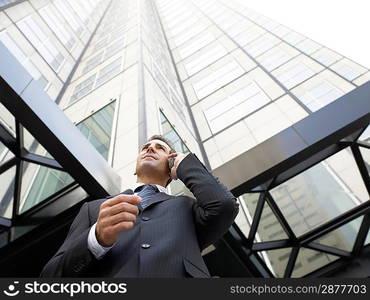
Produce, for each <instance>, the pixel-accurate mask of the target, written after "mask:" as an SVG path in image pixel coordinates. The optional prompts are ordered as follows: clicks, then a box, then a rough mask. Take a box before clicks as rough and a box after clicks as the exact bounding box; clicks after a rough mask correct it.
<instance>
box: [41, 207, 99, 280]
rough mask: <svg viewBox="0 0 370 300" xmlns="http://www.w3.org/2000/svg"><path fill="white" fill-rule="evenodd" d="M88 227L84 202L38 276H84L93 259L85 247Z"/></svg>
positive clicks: (87, 215) (87, 211) (87, 210)
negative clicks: (58, 246)
mask: <svg viewBox="0 0 370 300" xmlns="http://www.w3.org/2000/svg"><path fill="white" fill-rule="evenodd" d="M90 228H91V225H90V218H89V209H88V204H87V203H84V204H83V206H82V207H81V209H80V211H79V213H78V215H77V216H76V218H75V219H74V221H73V223H72V225H71V227H70V229H69V232H68V235H67V238H66V239H65V241H64V243H63V245H62V246H61V247H60V248H59V250H58V251H57V253H56V254H55V255H54V256H53V257H52V258H51V259H50V260H49V262H48V263H47V264H46V265H45V267H44V269H43V270H42V272H41V274H40V277H80V276H86V275H87V274H88V269H89V266H91V264H92V263H93V262H94V260H95V258H94V257H93V254H92V253H91V252H90V250H88V247H87V239H88V234H89V230H90Z"/></svg>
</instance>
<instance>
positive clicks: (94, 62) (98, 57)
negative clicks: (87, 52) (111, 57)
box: [82, 52, 103, 74]
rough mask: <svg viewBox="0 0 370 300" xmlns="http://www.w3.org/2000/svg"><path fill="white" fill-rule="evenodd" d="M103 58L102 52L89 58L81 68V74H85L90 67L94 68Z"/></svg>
mask: <svg viewBox="0 0 370 300" xmlns="http://www.w3.org/2000/svg"><path fill="white" fill-rule="evenodd" d="M102 58H103V52H100V53H99V54H97V55H95V56H94V57H92V58H90V59H89V60H88V61H87V62H86V64H85V67H84V68H83V70H82V74H85V73H87V72H89V71H91V70H92V69H94V68H95V67H96V66H98V65H99V64H100V62H101V60H102Z"/></svg>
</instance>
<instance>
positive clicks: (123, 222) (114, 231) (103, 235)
mask: <svg viewBox="0 0 370 300" xmlns="http://www.w3.org/2000/svg"><path fill="white" fill-rule="evenodd" d="M141 201H142V199H141V198H140V197H139V196H135V195H122V194H121V195H118V196H116V197H114V198H111V199H109V200H106V201H104V202H103V203H102V204H101V205H100V210H99V215H98V220H97V223H96V232H95V234H96V239H97V241H98V242H99V244H100V245H102V246H103V247H110V246H112V245H113V244H114V243H115V242H116V241H117V236H118V234H119V233H120V232H121V231H125V230H128V229H130V228H132V227H134V224H135V221H136V216H137V215H138V214H139V209H138V207H137V204H139V203H140V202H141Z"/></svg>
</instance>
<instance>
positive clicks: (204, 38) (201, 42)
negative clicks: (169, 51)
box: [179, 33, 215, 59]
mask: <svg viewBox="0 0 370 300" xmlns="http://www.w3.org/2000/svg"><path fill="white" fill-rule="evenodd" d="M214 39H215V38H214V36H213V35H211V34H210V33H205V34H202V35H201V36H200V37H198V38H197V39H195V41H194V42H192V43H190V44H189V45H187V46H186V47H182V48H181V49H179V53H180V55H181V57H182V58H183V59H184V58H186V57H188V56H190V55H192V54H193V53H195V52H197V51H198V50H199V49H201V48H203V47H204V46H206V45H208V44H209V43H210V42H212V41H213V40H214Z"/></svg>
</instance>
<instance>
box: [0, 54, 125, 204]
mask: <svg viewBox="0 0 370 300" xmlns="http://www.w3.org/2000/svg"><path fill="white" fill-rule="evenodd" d="M0 50H1V49H0ZM7 58H8V60H7V61H4V60H3V59H2V56H0V64H1V65H2V66H3V67H2V68H1V70H0V75H1V78H0V94H1V99H0V101H1V102H2V103H3V104H4V106H5V107H6V108H7V109H8V110H9V112H11V113H12V114H13V115H14V116H15V118H16V119H17V121H19V122H20V123H21V124H22V126H24V127H25V128H27V130H28V131H29V132H30V133H31V134H32V135H33V136H34V137H35V139H36V140H38V141H39V142H40V143H41V144H42V145H43V146H44V147H45V148H46V149H47V150H48V152H49V153H50V154H51V155H52V156H53V157H54V158H55V159H56V160H57V161H58V162H59V163H60V165H61V166H63V168H64V170H65V171H66V172H68V173H69V174H70V175H71V176H72V177H73V178H74V179H75V180H76V181H77V182H78V183H79V184H80V185H81V186H82V187H83V189H84V190H86V191H87V192H88V193H89V195H91V196H93V197H96V198H98V197H105V196H107V195H109V194H116V193H119V192H120V178H119V176H118V175H117V174H116V173H115V171H114V170H113V169H112V168H111V167H110V166H109V165H108V163H107V162H106V161H105V160H104V158H103V157H102V156H101V155H100V154H99V153H98V152H97V151H96V149H95V148H94V147H93V146H92V145H91V144H90V142H89V141H87V140H86V138H85V137H84V136H83V135H82V134H81V132H80V131H79V130H78V129H77V128H76V127H75V126H74V125H73V123H72V122H71V121H70V120H69V119H68V118H67V117H66V116H65V114H64V113H63V111H61V110H60V109H59V107H58V106H57V105H56V104H55V103H54V102H53V101H52V100H51V99H50V98H49V97H48V96H47V94H46V93H45V92H44V91H43V90H42V89H41V88H40V87H39V86H38V83H37V82H36V81H31V83H29V84H28V85H27V86H25V87H24V86H23V88H22V85H21V84H18V85H17V83H16V81H17V79H16V78H14V76H16V75H17V73H22V72H26V70H24V69H23V67H22V66H21V65H20V64H19V63H18V62H17V61H16V60H15V58H14V57H11V58H9V56H8V57H7ZM9 68H11V69H12V72H7V71H6V70H7V69H9ZM8 82H11V83H13V84H14V85H15V86H16V87H17V89H18V90H19V91H20V93H21V94H20V95H18V93H17V92H16V91H15V90H14V89H13V88H12V87H11V86H10V85H9V84H8ZM40 103H42V105H40ZM86 153H88V154H89V155H86Z"/></svg>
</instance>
